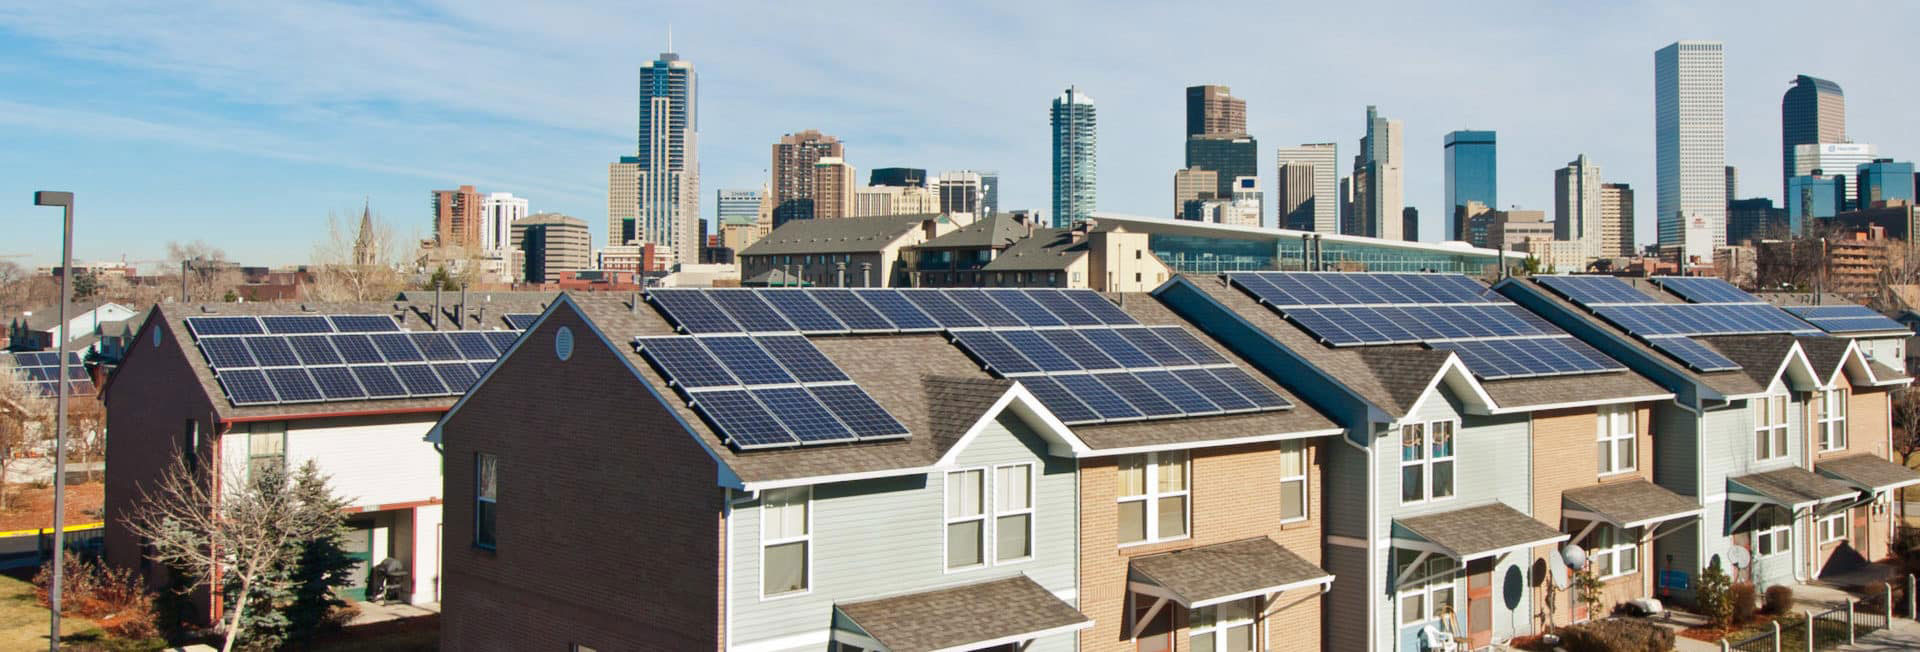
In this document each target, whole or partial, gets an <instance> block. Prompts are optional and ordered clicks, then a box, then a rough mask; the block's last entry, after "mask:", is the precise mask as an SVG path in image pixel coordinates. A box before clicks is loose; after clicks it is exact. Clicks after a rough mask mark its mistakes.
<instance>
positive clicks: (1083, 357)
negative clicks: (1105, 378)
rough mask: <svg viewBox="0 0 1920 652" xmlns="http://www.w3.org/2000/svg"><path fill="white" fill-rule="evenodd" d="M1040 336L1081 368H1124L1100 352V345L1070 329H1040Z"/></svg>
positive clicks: (1091, 369)
mask: <svg viewBox="0 0 1920 652" xmlns="http://www.w3.org/2000/svg"><path fill="white" fill-rule="evenodd" d="M1040 336H1041V337H1042V338H1045V339H1046V340H1047V343H1048V344H1052V345H1053V348H1056V349H1059V350H1060V352H1061V353H1064V354H1066V356H1067V358H1069V359H1071V360H1073V363H1074V364H1075V365H1078V366H1079V367H1080V368H1081V369H1086V370H1088V371H1099V370H1106V369H1123V368H1125V366H1124V365H1122V364H1120V363H1119V362H1115V361H1114V359H1113V356H1110V355H1107V354H1105V353H1102V352H1101V351H1100V347H1098V346H1095V345H1094V344H1093V342H1089V341H1087V338H1084V337H1081V336H1080V334H1079V333H1077V332H1074V331H1072V330H1046V331H1040Z"/></svg>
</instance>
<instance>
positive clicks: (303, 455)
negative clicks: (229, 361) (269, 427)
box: [236, 415, 441, 508]
mask: <svg viewBox="0 0 1920 652" xmlns="http://www.w3.org/2000/svg"><path fill="white" fill-rule="evenodd" d="M436 416H437V415H436ZM431 427H433V422H432V421H421V420H418V419H417V418H416V419H414V420H402V419H392V418H389V419H364V420H363V419H328V420H325V421H318V422H293V423H291V424H288V428H287V467H288V468H299V467H300V465H302V464H305V463H307V461H309V460H311V461H313V463H314V464H315V465H316V466H319V467H320V472H321V473H324V474H326V475H327V476H328V479H329V481H330V482H331V484H332V485H333V490H334V492H335V493H338V494H339V495H340V496H341V497H343V498H346V499H347V504H349V505H352V506H356V507H367V508H373V507H376V506H378V505H386V504H392V503H402V502H409V501H418V500H429V499H434V498H439V497H440V487H441V482H440V453H439V452H438V451H435V450H434V449H433V444H431V443H428V442H427V441H426V440H425V437H426V436H427V429H428V428H431ZM237 429H238V428H236V430H237Z"/></svg>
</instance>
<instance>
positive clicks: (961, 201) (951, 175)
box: [938, 170, 986, 213]
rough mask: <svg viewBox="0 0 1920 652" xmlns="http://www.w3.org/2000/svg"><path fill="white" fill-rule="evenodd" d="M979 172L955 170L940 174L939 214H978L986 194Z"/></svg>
mask: <svg viewBox="0 0 1920 652" xmlns="http://www.w3.org/2000/svg"><path fill="white" fill-rule="evenodd" d="M985 185H986V183H985V182H984V181H983V180H982V177H981V176H980V173H979V172H974V171H972V170H955V171H950V172H941V173H940V187H939V188H938V190H939V192H940V212H942V213H978V212H979V211H980V204H981V199H982V198H983V197H984V196H985V194H986V192H985V190H983V186H985Z"/></svg>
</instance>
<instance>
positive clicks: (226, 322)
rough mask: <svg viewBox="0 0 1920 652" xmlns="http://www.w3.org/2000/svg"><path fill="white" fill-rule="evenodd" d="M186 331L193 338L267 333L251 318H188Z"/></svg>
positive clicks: (256, 320)
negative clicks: (189, 332)
mask: <svg viewBox="0 0 1920 652" xmlns="http://www.w3.org/2000/svg"><path fill="white" fill-rule="evenodd" d="M187 330H191V331H193V335H194V337H206V336H208V335H259V334H262V333H265V332H267V330H266V329H265V328H261V326H260V320H258V319H255V318H253V317H188V318H187Z"/></svg>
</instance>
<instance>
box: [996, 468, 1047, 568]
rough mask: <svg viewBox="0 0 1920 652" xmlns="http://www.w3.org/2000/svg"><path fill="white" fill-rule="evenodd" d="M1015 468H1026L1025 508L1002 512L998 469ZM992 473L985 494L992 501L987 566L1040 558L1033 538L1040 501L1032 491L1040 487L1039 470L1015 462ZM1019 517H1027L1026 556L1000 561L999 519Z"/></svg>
mask: <svg viewBox="0 0 1920 652" xmlns="http://www.w3.org/2000/svg"><path fill="white" fill-rule="evenodd" d="M1015 467H1026V469H1027V506H1026V507H1025V508H1022V509H1010V510H1007V511H1005V512H1002V511H1000V500H999V499H1000V469H1010V468H1015ZM993 472H994V473H993V486H992V488H990V489H989V490H988V492H987V493H988V495H989V496H991V498H990V500H992V501H993V506H992V508H991V509H988V510H987V511H988V512H989V514H990V516H991V518H992V519H993V536H992V540H991V543H992V544H993V545H992V548H991V549H992V551H993V554H990V555H988V556H987V559H988V560H990V563H989V565H992V566H1002V565H1010V564H1018V563H1022V562H1028V561H1033V559H1034V558H1035V557H1038V556H1040V546H1039V542H1038V541H1036V540H1035V538H1034V537H1035V535H1036V534H1037V533H1038V531H1039V521H1040V516H1039V514H1040V501H1039V500H1037V497H1036V496H1034V491H1035V490H1037V489H1039V485H1040V478H1039V477H1038V476H1039V468H1038V466H1037V465H1035V464H1034V463H1032V462H1016V463H1013V464H997V465H994V467H993ZM1021 515H1025V516H1026V517H1027V554H1026V556H1024V557H1015V558H1012V559H1001V558H1000V519H1001V517H1005V516H1021Z"/></svg>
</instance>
